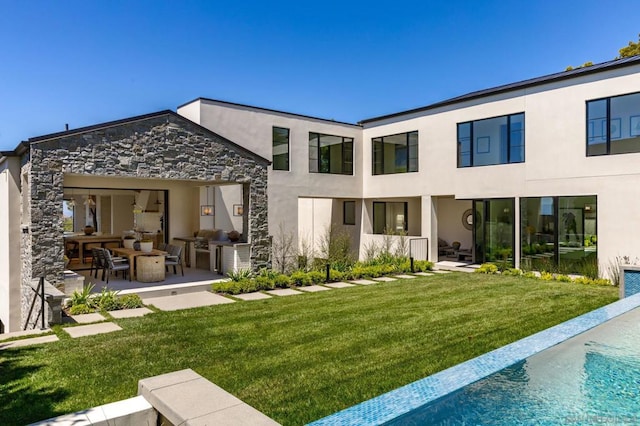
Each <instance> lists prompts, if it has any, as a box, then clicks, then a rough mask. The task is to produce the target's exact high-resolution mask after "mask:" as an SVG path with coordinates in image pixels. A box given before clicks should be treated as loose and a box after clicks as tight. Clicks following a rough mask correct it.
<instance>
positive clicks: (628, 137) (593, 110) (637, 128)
mask: <svg viewBox="0 0 640 426" xmlns="http://www.w3.org/2000/svg"><path fill="white" fill-rule="evenodd" d="M630 152H640V93H634V94H630V95H623V96H616V97H611V98H606V99H598V100H594V101H588V102H587V155H589V156H591V155H606V154H624V153H630Z"/></svg>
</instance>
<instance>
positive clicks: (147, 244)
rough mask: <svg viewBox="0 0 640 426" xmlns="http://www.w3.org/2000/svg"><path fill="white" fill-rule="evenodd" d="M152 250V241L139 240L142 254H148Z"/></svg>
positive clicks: (146, 239)
mask: <svg viewBox="0 0 640 426" xmlns="http://www.w3.org/2000/svg"><path fill="white" fill-rule="evenodd" d="M151 250H153V240H150V239H148V238H144V239H142V240H140V251H142V252H144V253H150V252H151Z"/></svg>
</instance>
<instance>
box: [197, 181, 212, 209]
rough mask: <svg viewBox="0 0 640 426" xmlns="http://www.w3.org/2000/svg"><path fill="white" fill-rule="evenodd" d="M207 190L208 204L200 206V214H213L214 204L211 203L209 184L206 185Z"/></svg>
mask: <svg viewBox="0 0 640 426" xmlns="http://www.w3.org/2000/svg"><path fill="white" fill-rule="evenodd" d="M205 191H206V192H207V204H203V205H201V206H200V216H213V206H212V205H211V204H209V186H208V185H207V186H205Z"/></svg>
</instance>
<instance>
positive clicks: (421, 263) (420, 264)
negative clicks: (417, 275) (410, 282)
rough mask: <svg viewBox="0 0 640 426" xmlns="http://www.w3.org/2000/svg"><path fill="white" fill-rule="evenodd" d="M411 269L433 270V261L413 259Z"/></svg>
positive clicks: (418, 270)
mask: <svg viewBox="0 0 640 426" xmlns="http://www.w3.org/2000/svg"><path fill="white" fill-rule="evenodd" d="M413 270H414V271H415V272H427V271H432V270H433V262H429V261H428V260H414V261H413Z"/></svg>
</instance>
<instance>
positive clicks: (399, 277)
mask: <svg viewBox="0 0 640 426" xmlns="http://www.w3.org/2000/svg"><path fill="white" fill-rule="evenodd" d="M394 277H395V278H398V279H401V280H408V279H411V278H415V277H416V276H415V275H394Z"/></svg>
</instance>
